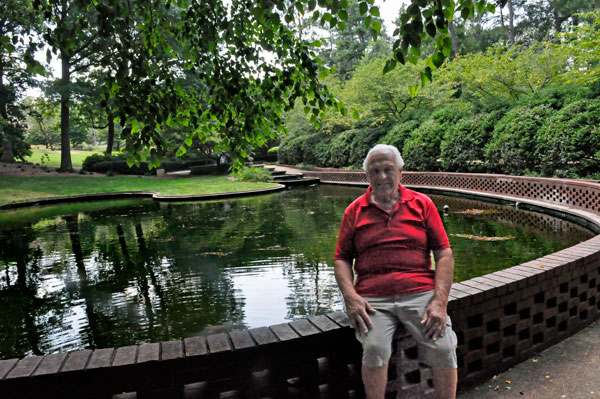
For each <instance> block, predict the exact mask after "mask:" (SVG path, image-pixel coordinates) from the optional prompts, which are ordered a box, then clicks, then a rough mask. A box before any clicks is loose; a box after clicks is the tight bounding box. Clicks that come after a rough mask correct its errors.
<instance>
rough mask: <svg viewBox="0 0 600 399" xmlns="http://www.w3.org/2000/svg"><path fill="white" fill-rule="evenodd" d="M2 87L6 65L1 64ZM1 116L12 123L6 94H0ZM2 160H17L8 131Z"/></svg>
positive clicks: (0, 80) (9, 161)
mask: <svg viewBox="0 0 600 399" xmlns="http://www.w3.org/2000/svg"><path fill="white" fill-rule="evenodd" d="M0 88H1V89H2V90H4V66H3V64H1V65H0ZM0 117H1V118H2V119H4V120H5V121H6V123H10V122H9V121H8V111H7V110H6V99H5V97H4V96H0ZM0 160H1V161H2V162H8V163H13V162H14V161H15V157H14V154H13V150H12V142H11V141H10V138H9V137H8V134H7V133H6V131H5V132H4V135H3V136H2V158H0Z"/></svg>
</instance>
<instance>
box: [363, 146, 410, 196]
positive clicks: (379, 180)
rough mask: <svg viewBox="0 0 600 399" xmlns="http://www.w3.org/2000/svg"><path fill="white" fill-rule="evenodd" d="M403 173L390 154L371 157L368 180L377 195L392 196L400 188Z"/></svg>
mask: <svg viewBox="0 0 600 399" xmlns="http://www.w3.org/2000/svg"><path fill="white" fill-rule="evenodd" d="M401 178H402V171H401V170H400V168H398V166H397V165H396V162H394V157H393V156H392V155H390V154H375V155H371V156H370V157H369V162H368V166H367V180H368V181H369V184H371V189H372V190H373V191H374V192H375V195H381V196H388V195H391V194H392V193H393V192H394V191H395V190H396V189H397V187H398V183H400V179H401Z"/></svg>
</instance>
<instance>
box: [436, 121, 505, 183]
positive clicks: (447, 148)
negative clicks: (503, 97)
mask: <svg viewBox="0 0 600 399" xmlns="http://www.w3.org/2000/svg"><path fill="white" fill-rule="evenodd" d="M501 117H502V112H501V111H495V112H491V113H489V114H479V115H474V116H471V117H468V118H464V119H461V120H459V121H458V122H456V124H454V125H453V126H451V127H450V128H449V129H448V131H447V132H446V135H445V136H444V139H443V141H442V144H441V157H442V167H443V169H444V170H445V171H447V172H472V173H482V172H486V171H487V170H488V169H489V168H488V166H487V164H486V162H485V153H484V150H483V149H484V147H485V145H486V144H487V143H488V141H489V140H490V137H491V135H492V132H493V130H494V125H495V124H496V122H497V121H498V120H499V119H501Z"/></svg>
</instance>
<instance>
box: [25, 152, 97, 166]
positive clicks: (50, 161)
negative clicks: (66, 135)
mask: <svg viewBox="0 0 600 399" xmlns="http://www.w3.org/2000/svg"><path fill="white" fill-rule="evenodd" d="M31 152H32V154H31V156H30V157H26V158H25V160H26V161H27V162H31V163H33V164H39V165H46V166H56V167H59V166H60V151H50V150H41V149H35V148H32V149H31ZM99 153H102V151H101V150H98V151H79V150H71V163H72V164H73V166H74V167H79V166H81V165H82V164H83V161H84V160H85V159H86V158H87V157H89V156H90V155H92V154H99ZM44 154H47V155H48V158H44V159H42V157H43V156H44Z"/></svg>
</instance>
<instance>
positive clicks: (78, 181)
mask: <svg viewBox="0 0 600 399" xmlns="http://www.w3.org/2000/svg"><path fill="white" fill-rule="evenodd" d="M274 186H275V184H273V183H250V182H239V181H231V180H229V179H227V178H225V177H223V176H199V177H186V178H142V177H91V176H81V177H79V176H39V177H38V176H36V177H25V178H24V177H19V176H0V187H1V188H0V203H2V202H9V201H23V200H30V199H36V198H45V197H56V196H60V195H77V194H90V193H109V192H118V191H153V192H158V193H160V194H163V195H195V194H212V193H221V192H232V191H245V190H255V189H259V188H266V187H274Z"/></svg>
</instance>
